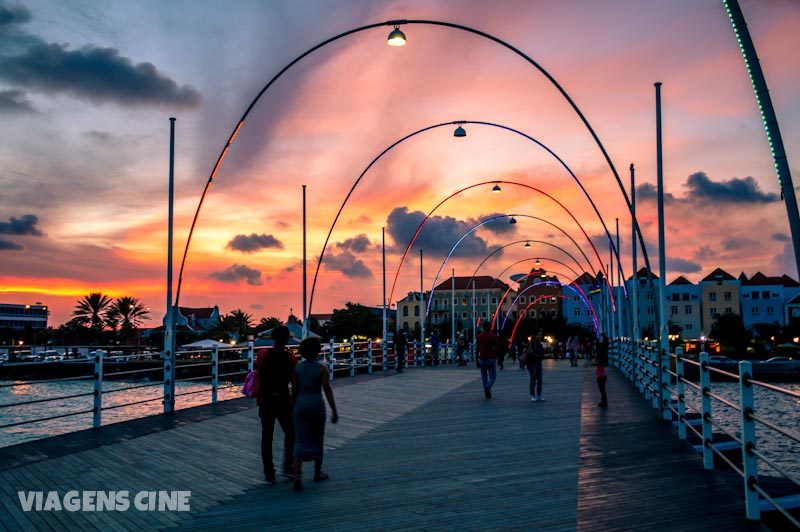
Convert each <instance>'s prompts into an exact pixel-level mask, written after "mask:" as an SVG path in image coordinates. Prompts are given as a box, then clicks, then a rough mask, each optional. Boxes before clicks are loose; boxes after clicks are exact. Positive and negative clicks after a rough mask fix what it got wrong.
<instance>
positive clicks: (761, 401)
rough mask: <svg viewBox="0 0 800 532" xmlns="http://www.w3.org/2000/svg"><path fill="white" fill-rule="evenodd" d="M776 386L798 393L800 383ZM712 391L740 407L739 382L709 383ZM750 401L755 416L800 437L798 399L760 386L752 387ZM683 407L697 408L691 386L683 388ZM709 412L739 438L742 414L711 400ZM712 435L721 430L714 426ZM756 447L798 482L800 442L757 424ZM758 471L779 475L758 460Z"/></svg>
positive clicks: (799, 401) (697, 392)
mask: <svg viewBox="0 0 800 532" xmlns="http://www.w3.org/2000/svg"><path fill="white" fill-rule="evenodd" d="M779 386H780V387H782V388H786V389H787V390H792V391H794V392H800V384H779ZM711 392H712V393H714V394H716V395H719V396H720V397H724V398H725V399H727V400H728V401H730V402H732V403H734V404H739V384H738V383H735V382H724V383H723V382H712V383H711ZM753 398H754V403H755V414H756V416H758V417H760V418H763V419H766V420H767V421H770V422H772V423H774V424H775V425H777V426H779V427H781V428H782V429H784V430H787V432H790V433H794V434H797V435H800V399H795V398H794V397H791V396H789V395H785V394H782V393H778V392H774V391H772V390H767V389H765V388H762V387H760V386H754V387H753ZM686 405H687V410H688V409H689V408H691V410H692V411H697V410H699V409H700V392H699V391H698V390H695V389H694V388H692V387H690V386H686ZM711 409H712V410H711V412H712V417H713V419H714V421H716V422H718V423H719V424H720V425H721V426H722V427H724V428H725V430H727V431H728V432H729V433H731V434H733V435H735V436H736V437H741V431H740V430H739V428H740V426H741V413H739V412H738V411H737V410H734V409H732V408H730V407H728V406H727V405H725V404H723V403H721V402H719V401H716V400H712V405H711ZM714 432H720V430H719V429H718V428H716V427H715V428H714ZM756 447H757V449H758V450H759V451H760V452H761V453H762V454H763V455H764V456H766V457H767V458H768V459H770V460H771V461H773V462H775V463H776V464H777V465H778V466H779V467H781V468H782V469H783V470H784V471H786V472H787V473H789V474H790V475H792V476H793V477H794V478H795V479H797V480H800V461H799V460H798V459H797V457H798V456H800V443H797V442H795V441H794V440H792V439H790V438H787V437H786V436H784V435H782V434H780V433H778V432H775V431H774V430H772V429H770V428H768V427H766V426H764V425H762V424H761V423H758V422H756ZM759 471H760V472H761V473H762V474H767V475H770V476H775V477H779V476H781V475H780V473H778V472H777V471H775V470H774V469H773V468H771V467H770V466H769V465H767V464H765V463H763V461H761V460H759Z"/></svg>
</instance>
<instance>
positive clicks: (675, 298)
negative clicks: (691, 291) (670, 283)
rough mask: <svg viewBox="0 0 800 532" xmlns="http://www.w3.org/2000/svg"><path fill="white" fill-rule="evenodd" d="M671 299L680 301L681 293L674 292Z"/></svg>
mask: <svg viewBox="0 0 800 532" xmlns="http://www.w3.org/2000/svg"><path fill="white" fill-rule="evenodd" d="M670 299H671V300H672V301H680V300H681V295H680V294H672V297H670Z"/></svg>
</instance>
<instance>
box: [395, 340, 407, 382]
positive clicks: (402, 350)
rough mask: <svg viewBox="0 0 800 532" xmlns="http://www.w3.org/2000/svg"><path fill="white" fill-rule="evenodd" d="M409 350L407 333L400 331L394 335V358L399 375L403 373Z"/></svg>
mask: <svg viewBox="0 0 800 532" xmlns="http://www.w3.org/2000/svg"><path fill="white" fill-rule="evenodd" d="M407 348H408V340H407V339H406V333H405V331H399V332H398V333H397V334H395V335H394V358H395V363H396V364H397V373H402V372H403V364H405V361H406V349H407Z"/></svg>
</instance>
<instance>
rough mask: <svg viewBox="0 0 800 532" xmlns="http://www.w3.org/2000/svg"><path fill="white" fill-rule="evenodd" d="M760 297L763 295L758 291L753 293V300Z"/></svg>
mask: <svg viewBox="0 0 800 532" xmlns="http://www.w3.org/2000/svg"><path fill="white" fill-rule="evenodd" d="M760 297H761V293H760V292H757V291H756V292H753V299H759V298H760Z"/></svg>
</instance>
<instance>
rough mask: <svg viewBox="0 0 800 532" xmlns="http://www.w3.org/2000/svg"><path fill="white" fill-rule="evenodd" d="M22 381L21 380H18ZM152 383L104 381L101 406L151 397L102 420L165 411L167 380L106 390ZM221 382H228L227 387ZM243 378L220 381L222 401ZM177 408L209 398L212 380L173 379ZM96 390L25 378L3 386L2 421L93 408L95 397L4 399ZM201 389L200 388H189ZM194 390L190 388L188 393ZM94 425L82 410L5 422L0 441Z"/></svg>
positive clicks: (2, 443) (82, 384) (84, 385)
mask: <svg viewBox="0 0 800 532" xmlns="http://www.w3.org/2000/svg"><path fill="white" fill-rule="evenodd" d="M13 382H14V381H0V385H4V384H12V383H13ZM18 382H19V381H18ZM143 384H148V383H147V381H141V380H138V381H105V382H104V383H103V407H104V408H106V407H109V406H115V405H122V404H125V403H132V402H135V401H144V400H147V399H153V400H152V401H150V402H146V403H141V404H137V405H131V406H123V407H120V408H114V409H111V410H104V411H103V425H108V424H110V423H117V422H120V421H127V420H130V419H136V418H140V417H145V416H150V415H153V414H159V413H161V412H162V411H163V405H162V403H161V399H162V397H163V393H164V392H163V385H162V383H161V381H160V380H158V381H153V382H152V383H151V384H152V386H148V387H145V388H137V389H133V390H125V391H120V392H116V393H107V392H110V391H112V390H119V389H122V388H127V387H130V386H140V385H143ZM223 386H226V387H225V388H223ZM240 386H241V384H233V383H231V382H223V381H220V383H219V390H218V393H217V398H218V400H220V401H223V400H226V399H233V398H237V397H243V396H242V394H241V393H240V392H239V388H240ZM175 387H176V390H175V393H176V396H175V408H176V409H182V408H189V407H192V406H199V405H203V404H207V403H210V402H211V383H210V382H178V383H176V385H175ZM92 390H93V382H92V380H85V381H68V382H57V383H40V384H23V385H20V386H11V387H7V388H0V425H5V424H8V423H15V422H19V421H26V420H29V419H36V418H44V417H51V416H57V415H60V414H67V413H70V412H79V411H85V410H91V409H92V407H93V405H94V397H93V396H92V395H86V396H83V397H76V398H71V399H63V400H55V401H48V402H44V403H36V404H31V405H24V406H15V407H7V408H3V406H2V405H6V404H11V403H18V402H24V401H33V400H37V399H46V398H49V397H61V396H65V395H76V394H83V393H89V394H91V392H92ZM190 392H197V393H190ZM189 393H190V394H189ZM179 394H189V395H179ZM91 427H92V414H91V413H87V414H79V415H75V416H69V417H64V418H59V419H53V420H49V421H42V422H38V423H30V424H27V425H20V426H17V427H7V428H4V429H0V447H7V446H9V445H14V444H17V443H22V442H25V441H30V440H36V439H40V438H45V437H47V436H55V435H58V434H65V433H67V432H74V431H77V430H83V429H87V428H91Z"/></svg>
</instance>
